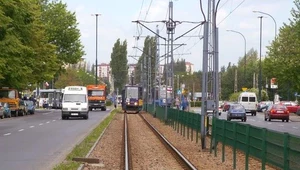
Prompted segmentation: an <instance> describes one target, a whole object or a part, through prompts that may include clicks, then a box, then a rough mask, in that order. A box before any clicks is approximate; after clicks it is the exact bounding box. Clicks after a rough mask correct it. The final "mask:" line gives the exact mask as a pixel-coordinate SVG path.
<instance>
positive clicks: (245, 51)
mask: <svg viewBox="0 0 300 170" xmlns="http://www.w3.org/2000/svg"><path fill="white" fill-rule="evenodd" d="M227 31H229V32H234V33H237V34H240V35H241V36H242V37H243V39H244V83H243V86H245V85H246V62H247V58H246V55H247V41H246V38H245V36H244V35H243V34H242V33H241V32H238V31H234V30H227Z"/></svg>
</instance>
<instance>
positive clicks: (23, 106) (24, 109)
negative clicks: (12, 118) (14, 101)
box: [19, 100, 27, 116]
mask: <svg viewBox="0 0 300 170" xmlns="http://www.w3.org/2000/svg"><path fill="white" fill-rule="evenodd" d="M19 103H20V108H19V116H24V115H27V106H26V103H25V102H24V100H20V102H19Z"/></svg>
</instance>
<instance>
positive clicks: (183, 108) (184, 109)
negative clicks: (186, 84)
mask: <svg viewBox="0 0 300 170" xmlns="http://www.w3.org/2000/svg"><path fill="white" fill-rule="evenodd" d="M181 105H182V110H183V111H186V109H187V107H188V105H189V103H188V101H187V98H186V97H183V100H182V101H181Z"/></svg>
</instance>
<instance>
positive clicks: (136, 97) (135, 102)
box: [122, 85, 143, 113]
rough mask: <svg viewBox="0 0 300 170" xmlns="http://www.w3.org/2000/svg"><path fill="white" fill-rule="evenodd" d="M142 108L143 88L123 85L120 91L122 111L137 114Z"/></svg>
mask: <svg viewBox="0 0 300 170" xmlns="http://www.w3.org/2000/svg"><path fill="white" fill-rule="evenodd" d="M142 107H143V87H142V86H139V85H125V87H124V89H123V90H122V109H123V111H124V112H125V113H126V112H135V113H139V111H141V109H142Z"/></svg>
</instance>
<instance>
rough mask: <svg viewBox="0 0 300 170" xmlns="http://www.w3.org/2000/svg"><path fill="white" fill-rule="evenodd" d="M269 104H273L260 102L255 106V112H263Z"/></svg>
mask: <svg viewBox="0 0 300 170" xmlns="http://www.w3.org/2000/svg"><path fill="white" fill-rule="evenodd" d="M271 104H273V102H272V101H261V102H260V103H258V104H257V108H256V111H258V112H263V111H264V110H267V108H268V106H270V105H271Z"/></svg>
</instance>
